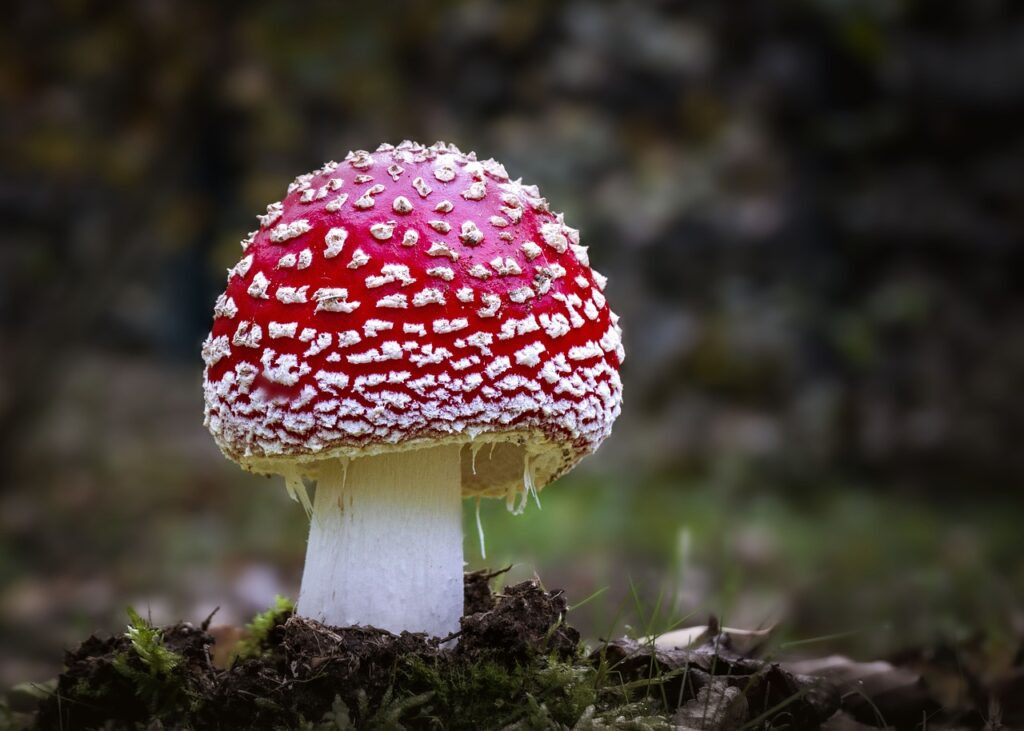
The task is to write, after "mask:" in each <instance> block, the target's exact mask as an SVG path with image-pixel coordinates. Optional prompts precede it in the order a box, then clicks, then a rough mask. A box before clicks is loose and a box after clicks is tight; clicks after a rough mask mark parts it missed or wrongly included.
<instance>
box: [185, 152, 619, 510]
mask: <svg viewBox="0 0 1024 731" xmlns="http://www.w3.org/2000/svg"><path fill="white" fill-rule="evenodd" d="M344 164H345V165H346V166H348V167H350V168H353V169H354V170H355V171H356V173H355V174H352V175H344V176H343V177H339V176H338V172H341V171H342V170H343V169H345V168H342V167H341V166H339V164H338V163H328V164H326V165H324V167H323V168H321V169H320V170H316V171H314V172H312V173H309V174H306V175H301V176H299V177H298V178H296V179H295V181H294V182H293V183H292V184H291V185H290V186H289V192H288V195H287V196H286V197H285V198H284V200H282V201H280V202H278V203H273V204H271V205H270V206H268V208H267V213H266V214H265V215H262V216H260V226H261V227H260V230H259V231H257V232H255V233H253V234H250V236H249V237H248V238H247V239H246V240H245V241H243V253H244V256H243V258H242V259H241V261H239V263H238V264H237V265H236V266H235V267H233V268H232V269H231V270H230V271H229V278H228V283H227V289H226V291H225V292H224V294H222V295H221V296H220V297H219V298H218V300H217V303H216V305H215V307H214V321H213V330H212V332H211V333H210V337H209V338H207V340H206V342H205V343H204V345H203V359H204V362H205V364H206V370H205V374H204V389H205V397H206V423H207V425H208V427H209V428H210V431H211V432H212V433H213V435H214V437H215V439H216V440H217V443H218V445H219V446H220V447H221V449H222V450H223V451H224V453H225V454H226V455H228V456H229V457H231V458H232V459H235V460H237V461H239V462H241V463H242V464H243V465H244V466H246V467H248V468H250V469H254V470H257V471H277V467H276V465H278V464H284V461H288V460H291V461H292V462H294V461H295V460H298V461H300V462H301V461H313V460H316V459H323V458H328V457H332V456H337V457H349V458H351V457H355V456H358V455H360V454H369V453H376V452H380V451H385V450H392V449H404V448H416V447H418V446H424V445H426V444H429V443H432V442H434V443H436V442H444V441H447V442H467V443H468V442H469V441H471V440H472V439H474V438H476V439H482V440H484V441H488V440H489V441H512V442H513V443H514V444H515V445H518V446H519V447H521V448H523V449H525V450H526V453H527V454H528V455H529V459H530V460H532V462H531V464H532V467H530V468H529V469H532V472H533V479H534V481H535V483H536V484H537V486H538V487H542V486H543V485H544V484H546V483H547V482H549V481H550V480H551V479H554V478H555V477H557V476H558V475H559V474H561V473H562V472H564V471H566V470H568V469H569V468H571V467H572V465H574V464H575V463H576V462H577V461H578V460H579V459H580V458H581V457H583V456H584V455H586V454H588V453H589V452H591V451H593V450H594V449H596V448H597V446H598V445H599V444H600V443H601V441H603V440H604V439H605V438H606V437H607V436H608V434H609V432H610V431H611V426H612V422H613V421H614V419H615V418H616V416H617V415H618V413H619V410H620V402H621V390H622V387H621V381H620V379H619V374H618V369H619V366H620V364H621V362H622V358H623V350H622V338H621V330H620V329H619V326H618V322H617V318H616V317H615V316H614V314H613V313H612V312H611V310H610V309H609V308H608V303H607V301H606V299H605V296H604V295H603V294H602V290H604V288H605V283H606V280H605V278H604V277H603V276H601V275H600V274H598V273H597V272H594V271H592V270H591V269H590V266H589V261H588V260H587V252H586V248H585V247H583V246H581V245H580V244H579V233H578V232H577V231H576V230H575V229H571V228H569V227H568V226H566V225H565V224H564V222H563V221H562V218H561V216H560V215H556V214H552V213H551V212H550V210H549V208H548V205H547V202H546V201H545V200H544V199H543V198H541V196H540V193H539V191H538V190H537V189H536V187H535V186H529V185H523V184H522V183H521V182H520V181H510V180H509V179H508V175H507V173H506V172H505V170H504V168H503V167H501V165H500V164H499V163H496V162H494V161H493V160H487V161H478V160H476V156H475V155H473V154H472V153H469V154H464V153H462V152H461V151H459V150H458V149H457V148H455V147H454V146H451V145H446V144H444V143H437V144H435V145H432V146H429V147H425V146H422V145H417V144H414V143H409V142H406V143H402V144H401V145H398V146H397V147H392V146H389V145H388V146H382V147H381V148H380V149H379V150H377V151H376V152H372V153H371V152H367V151H357V152H353V153H350V154H349V155H348V156H346V157H345V161H344ZM427 181H430V182H429V183H428V182H427ZM435 191H436V192H435ZM431 196H434V198H433V200H432V201H431V200H427V201H424V202H422V203H420V202H419V201H420V200H421V199H429V198H430V197H431ZM377 197H381V205H380V206H378V205H376V198H377ZM348 201H352V203H351V204H350V205H346V203H347V202H348ZM414 201H416V202H414ZM428 211H430V212H433V213H434V214H435V215H436V214H441V215H443V216H444V217H445V218H447V220H441V219H440V218H435V219H429V218H428V217H429V215H430V214H429V213H427V212H428ZM382 214H383V215H382ZM396 214H397V215H396ZM388 216H391V217H392V218H398V217H399V216H401V218H400V219H399V221H400V222H401V226H399V225H398V224H397V223H396V221H394V220H389V219H388V218H387V217H388ZM488 232H490V233H488ZM343 252H344V254H345V256H342V254H343ZM349 252H351V253H349ZM371 260H372V262H373V267H372V268H369V269H368V270H366V271H363V272H360V271H357V270H358V269H360V268H361V267H364V266H366V265H367V264H369V263H370V262H371ZM439 260H440V261H439ZM378 267H379V268H378ZM387 338H392V339H387ZM364 340H365V341H366V342H365V343H364V342H363V341H364ZM360 343H363V344H362V345H360ZM271 345H272V347H270V346H271ZM482 458H483V455H481V459H482ZM494 464H495V465H496V466H495V467H494V469H495V470H498V465H499V462H495V463H494ZM513 472H516V474H512V473H508V474H506V473H505V472H502V471H497V472H487V468H486V467H485V468H484V473H485V474H486V475H487V479H486V480H484V479H482V478H481V479H478V478H477V477H476V476H474V475H473V474H472V472H468V473H467V472H466V471H465V470H464V473H463V480H464V490H465V491H466V492H467V494H488V495H500V496H504V495H505V494H506V493H507V491H508V489H510V488H509V486H510V485H513V484H516V485H521V483H522V465H521V464H520V466H519V467H518V468H517V471H516V470H513Z"/></svg>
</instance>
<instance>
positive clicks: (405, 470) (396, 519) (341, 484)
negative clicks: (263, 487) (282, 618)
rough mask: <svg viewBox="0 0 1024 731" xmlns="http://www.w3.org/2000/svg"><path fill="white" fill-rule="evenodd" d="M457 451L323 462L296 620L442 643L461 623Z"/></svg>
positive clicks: (441, 449) (434, 450) (432, 450)
mask: <svg viewBox="0 0 1024 731" xmlns="http://www.w3.org/2000/svg"><path fill="white" fill-rule="evenodd" d="M462 570H463V558H462V480H461V459H460V447H459V445H444V446H437V447H431V448H428V449H421V450H416V451H404V452H391V453H387V454H382V455H376V456H372V457H361V458H359V459H355V460H353V461H352V462H350V463H349V464H348V465H347V474H346V465H345V464H344V463H342V462H340V461H335V462H331V463H329V464H326V465H324V466H323V468H322V471H321V473H320V475H319V480H318V481H317V488H316V497H315V499H314V501H313V519H312V522H311V523H310V529H309V544H308V546H307V549H306V567H305V571H304V573H303V575H302V589H301V590H300V592H299V604H298V609H297V611H298V614H300V615H302V616H304V617H311V618H313V619H317V620H319V621H321V622H324V623H325V624H329V625H334V626H341V627H345V626H350V625H356V624H360V625H369V626H373V627H377V628H379V629H385V630H388V631H390V632H395V633H398V632H401V631H403V630H408V631H410V632H426V633H427V634H429V635H433V636H437V637H444V636H446V635H448V634H450V633H452V632H456V631H458V629H459V619H460V618H461V617H462V609H463V592H462Z"/></svg>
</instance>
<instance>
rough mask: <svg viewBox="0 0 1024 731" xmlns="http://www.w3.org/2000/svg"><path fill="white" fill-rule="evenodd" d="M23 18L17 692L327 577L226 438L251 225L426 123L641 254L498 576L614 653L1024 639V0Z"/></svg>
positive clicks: (8, 368)
mask: <svg viewBox="0 0 1024 731" xmlns="http://www.w3.org/2000/svg"><path fill="white" fill-rule="evenodd" d="M116 5H117V4H108V3H85V2H79V1H77V0H67V1H65V2H61V1H60V0H53V1H52V2H31V3H29V2H25V3H18V4H15V5H12V6H11V7H9V8H7V9H5V18H4V23H3V27H2V29H0V216H2V221H3V225H2V228H0V245H2V252H3V263H2V264H0V308H2V310H0V488H2V493H0V648H2V649H0V684H3V685H7V684H10V683H14V682H19V681H25V680H42V679H45V678H47V677H50V676H52V675H53V674H54V673H55V672H56V671H57V670H58V669H59V667H60V663H61V659H62V658H61V650H62V648H63V647H65V646H69V645H72V644H74V643H76V642H77V641H80V640H81V639H83V638H84V637H85V636H86V635H87V634H88V633H89V632H91V631H93V630H96V629H100V630H105V631H118V630H119V629H120V628H121V627H122V626H123V625H124V623H125V618H124V607H125V606H126V605H128V604H131V605H133V606H135V607H136V608H138V609H139V610H140V611H141V612H143V613H144V614H145V613H146V612H148V613H149V614H150V615H151V616H152V618H153V620H154V621H157V622H170V621H174V620H176V619H179V618H182V619H190V620H193V621H197V622H198V621H201V620H202V619H203V618H204V617H206V615H207V614H209V613H210V612H211V611H212V610H213V609H214V608H215V607H217V606H219V607H220V613H219V614H218V615H217V618H216V619H215V621H216V622H225V623H240V622H243V621H245V620H246V619H247V618H249V617H250V616H251V615H252V613H254V612H255V611H258V610H260V609H262V608H265V607H266V606H267V605H269V604H270V603H271V601H272V598H273V596H274V595H275V593H283V594H289V595H292V596H294V595H295V594H296V592H297V588H298V580H299V577H300V572H301V567H302V559H303V552H304V539H305V532H306V518H305V516H304V514H303V512H302V510H301V508H300V507H299V506H298V505H296V504H294V503H292V502H290V501H289V500H288V498H287V496H286V494H285V491H284V489H283V485H282V483H281V481H280V480H279V479H275V480H267V479H263V478H258V477H255V476H252V475H248V474H243V473H242V472H241V471H240V470H239V469H238V468H237V467H236V466H235V465H234V464H233V463H230V462H228V461H226V460H225V459H223V458H222V457H221V455H220V454H219V453H218V451H217V450H216V448H215V446H214V444H213V441H212V439H211V438H210V437H209V435H208V434H207V432H206V430H205V429H204V428H203V425H202V409H203V401H202V394H201V389H200V384H201V370H202V363H201V360H200V358H199V346H200V343H201V341H202V339H203V338H204V337H205V335H206V333H207V331H208V328H209V325H210V322H211V312H212V306H213V301H214V299H215V297H216V295H217V294H218V293H219V292H220V291H221V290H222V287H223V283H224V279H225V276H224V273H225V269H226V268H227V267H228V266H230V265H232V264H233V263H234V262H235V261H236V260H237V259H238V257H239V255H240V251H239V248H238V241H239V240H240V239H241V238H242V237H243V236H244V235H245V234H246V233H247V232H248V231H249V230H251V229H252V228H254V227H255V214H256V213H258V212H261V211H262V210H263V209H264V207H265V205H266V204H267V203H268V202H270V201H274V200H278V199H279V198H280V197H281V195H282V194H283V192H284V189H285V187H286V185H287V184H288V182H289V181H291V180H292V178H293V177H294V176H295V175H296V174H298V173H300V172H305V171H307V170H311V169H313V168H315V167H317V166H319V165H320V164H321V163H322V162H323V161H325V160H327V159H340V158H341V157H343V156H344V155H345V153H346V152H347V151H348V150H350V149H356V148H370V149H373V148H374V147H376V145H377V144H378V143H380V142H382V141H389V142H392V143H397V142H399V141H401V140H402V139H405V138H412V139H417V140H420V141H422V142H426V143H430V142H433V141H435V140H437V139H443V140H446V141H450V142H453V143H455V144H457V145H458V146H460V147H461V148H463V149H469V150H476V151H478V152H479V153H480V154H481V155H482V156H484V157H489V156H493V157H495V158H498V159H499V160H501V161H502V162H504V164H505V165H506V167H507V168H508V170H509V171H510V172H511V173H512V174H513V176H519V175H521V176H523V178H524V179H525V180H526V181H527V182H533V183H537V184H539V185H540V187H541V190H542V192H543V193H544V194H545V195H546V196H547V197H548V198H549V199H550V200H551V201H552V204H553V206H554V207H555V208H556V209H560V210H564V211H565V213H566V219H567V220H568V221H569V222H570V223H571V224H572V225H573V226H576V227H579V228H580V229H581V230H582V232H583V238H584V243H586V244H589V245H590V247H591V256H592V259H593V261H594V264H595V266H596V267H597V268H598V269H600V270H601V271H603V272H604V273H606V274H607V275H609V277H610V284H609V288H608V296H609V300H610V302H611V303H612V306H613V307H614V308H615V309H616V310H617V311H618V312H619V314H620V315H621V316H622V322H623V325H624V329H625V337H626V348H627V353H628V358H627V360H626V362H625V365H624V373H623V375H624V380H625V399H626V403H625V410H624V413H623V415H622V417H621V419H620V420H619V422H618V423H617V425H616V428H615V433H614V435H613V436H612V438H611V439H610V440H609V441H608V442H607V443H606V444H605V446H604V447H603V448H602V449H601V451H600V452H599V453H598V454H597V455H595V456H593V457H591V458H589V459H588V460H586V461H585V463H584V464H583V465H582V466H581V467H580V468H578V469H577V470H576V471H575V472H574V473H573V474H572V475H570V476H569V477H567V478H565V479H563V480H562V481H560V482H559V483H558V484H556V485H555V486H553V487H552V488H550V489H549V490H546V491H545V492H544V493H543V494H542V496H541V497H542V506H543V509H542V510H538V509H537V508H536V507H535V506H530V507H529V508H528V509H527V511H526V513H525V514H524V515H522V516H519V517H514V516H511V515H509V514H507V513H506V512H505V511H504V509H503V507H502V506H501V505H500V504H498V503H494V504H485V505H484V507H483V511H482V512H483V515H482V519H483V524H484V529H485V533H486V540H487V548H488V557H487V559H486V560H484V559H482V558H481V556H480V552H479V548H478V545H477V541H476V538H475V528H474V526H473V516H472V510H471V506H470V505H467V509H466V515H467V542H466V551H467V559H468V560H469V562H470V564H471V566H472V567H480V566H485V565H490V566H494V567H498V566H503V565H506V564H509V563H513V564H515V568H514V569H513V572H512V574H511V576H512V578H513V579H515V580H518V579H521V578H525V577H530V576H532V575H533V574H534V572H537V574H538V575H539V576H541V577H542V579H543V580H544V582H545V583H546V584H547V585H548V586H550V587H564V588H565V589H567V590H568V591H569V593H570V602H572V603H580V602H583V600H584V599H586V598H587V597H589V596H591V595H593V594H595V593H596V594H597V595H596V596H595V597H594V598H593V599H591V600H590V601H587V602H585V603H583V606H581V607H579V608H578V609H577V610H576V611H575V612H574V614H573V619H572V621H573V622H574V624H576V625H577V626H579V627H580V628H581V629H582V630H583V632H584V634H585V635H586V636H587V637H589V638H591V639H596V638H598V637H607V636H609V635H618V634H621V633H622V632H624V631H626V627H627V625H629V626H631V627H633V629H634V630H635V631H644V630H645V629H648V628H655V629H656V628H663V627H667V626H670V625H672V624H673V623H677V622H681V623H682V624H696V623H699V622H702V621H704V620H705V619H706V618H707V617H708V616H709V615H711V614H714V615H716V616H719V617H722V618H723V620H724V622H725V623H727V624H730V625H734V626H741V627H747V628H753V627H759V626H768V625H778V627H779V629H778V632H779V633H781V634H780V636H781V637H783V638H784V639H786V640H788V641H790V642H800V643H805V644H807V645H808V647H807V650H808V651H809V652H816V653H823V652H829V651H842V652H847V653H851V654H853V655H854V656H856V657H863V658H871V657H876V656H885V655H891V654H892V653H895V652H899V651H905V650H907V649H908V648H914V647H921V646H934V645H935V644H936V643H949V642H954V643H955V642H963V641H965V640H967V639H970V638H977V637H982V638H986V641H994V642H1002V643H1004V644H1006V645H1007V646H1011V645H1012V646H1016V643H1017V642H1019V639H1018V638H1019V637H1020V636H1021V634H1022V633H1024V535H1022V533H1024V528H1022V524H1024V497H1022V492H1021V487H1022V481H1024V444H1022V443H1021V440H1022V434H1024V327H1022V325H1024V248H1022V243H1024V241H1022V238H1024V7H1022V6H1021V5H1020V4H1018V3H1013V2H1010V0H1003V1H1001V0H972V1H971V2H960V1H959V0H928V1H927V2H924V1H923V0H864V1H855V0H788V1H782V2H773V1H770V0H743V1H741V2H735V3H721V2H717V1H715V0H704V1H694V2H685V3H683V2H667V1H666V2H656V1H650V2H636V1H634V2H628V1H626V0H619V1H617V2H616V1H611V2H566V3H552V2H549V3H545V2H541V1H540V0H526V1H524V2H518V1H517V2H499V1H498V0H483V1H472V2H470V1H467V2H433V3H428V2H420V3H415V2H410V3H406V4H402V5H398V6H391V5H389V4H388V3H334V4H329V3H302V4H294V5H292V4H285V3H279V4H276V5H270V4H265V3H259V2H251V3H248V4H247V5H246V7H245V10H244V11H237V12H232V11H228V10H226V9H224V8H218V7H215V6H216V5H218V4H215V3H202V2H184V1H183V2H172V1H171V0H140V1H139V2H135V3H131V4H124V7H120V8H117V7H116Z"/></svg>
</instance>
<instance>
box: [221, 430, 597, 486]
mask: <svg viewBox="0 0 1024 731" xmlns="http://www.w3.org/2000/svg"><path fill="white" fill-rule="evenodd" d="M444 444H462V445H464V447H463V449H462V450H461V451H460V459H461V462H462V495H463V497H492V498H504V499H506V500H509V501H510V503H511V502H512V501H513V500H514V499H515V498H516V496H524V495H526V494H527V493H529V492H531V491H539V490H541V489H542V488H543V487H544V486H546V485H547V484H548V483H550V482H551V481H553V480H554V479H556V478H557V477H559V476H560V475H562V474H564V473H565V472H567V471H568V470H569V469H571V468H572V467H573V465H574V464H575V463H576V462H577V461H578V460H579V459H580V458H581V457H582V455H581V454H579V453H578V452H577V451H576V450H574V449H573V448H572V447H571V446H570V445H567V444H558V443H555V442H553V441H551V440H550V439H549V438H548V437H547V436H545V435H544V434H543V433H541V432H539V431H504V432H484V433H479V434H476V435H470V434H466V433H462V434H448V435H444V436H438V437H436V438H420V439H410V440H404V441H401V442H398V443H395V444H388V443H384V444H371V445H367V446H349V445H341V446H336V447H332V448H330V449H326V450H323V451H320V452H317V453H307V454H290V455H275V456H259V457H256V456H252V457H236V458H235V459H237V461H238V463H239V464H240V465H241V466H242V467H243V468H244V469H246V470H249V471H250V472H256V473H260V474H279V475H284V476H285V477H286V478H297V477H306V478H309V479H311V480H316V479H317V478H318V475H319V472H320V470H321V467H322V466H324V465H325V464H327V463H333V462H335V461H336V460H353V459H359V458H361V457H369V456H375V455H382V454H388V453H393V452H406V451H413V450H418V449H426V448H429V447H434V446H440V445H444Z"/></svg>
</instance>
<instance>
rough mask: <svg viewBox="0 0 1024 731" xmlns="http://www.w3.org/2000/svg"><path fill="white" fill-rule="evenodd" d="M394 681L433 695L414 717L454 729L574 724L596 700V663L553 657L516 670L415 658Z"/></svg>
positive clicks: (497, 665)
mask: <svg viewBox="0 0 1024 731" xmlns="http://www.w3.org/2000/svg"><path fill="white" fill-rule="evenodd" d="M396 684H397V687H398V688H401V689H402V690H403V692H405V693H416V694H422V693H429V694H430V696H431V697H430V702H429V703H427V704H423V705H422V707H420V708H419V709H418V710H417V713H416V715H415V719H416V720H418V721H419V722H421V723H422V722H423V721H427V720H432V721H434V722H435V723H437V724H439V725H441V726H444V727H445V728H450V729H453V730H458V729H480V728H504V727H506V726H510V727H515V728H560V727H563V726H565V727H570V728H571V727H572V726H573V725H574V724H575V723H576V721H577V720H579V718H580V717H581V716H582V715H583V714H584V712H585V711H586V709H587V708H588V707H589V706H592V705H594V703H595V702H596V701H597V690H596V684H595V671H594V669H593V668H592V667H590V666H586V665H572V664H568V663H563V662H558V661H556V660H554V659H550V658H549V659H545V658H540V659H538V661H537V663H536V664H535V665H531V666H528V667H523V666H518V665H517V666H514V667H512V668H509V667H506V666H504V665H502V664H500V663H498V662H495V661H493V660H483V661H480V662H477V663H473V664H468V665H463V664H452V665H447V664H444V665H432V664H428V663H426V662H424V661H423V660H421V659H418V658H412V659H409V660H406V661H404V662H403V663H402V666H401V667H400V668H399V670H398V675H397V678H396Z"/></svg>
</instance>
